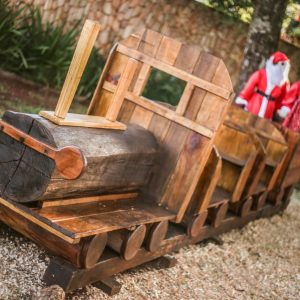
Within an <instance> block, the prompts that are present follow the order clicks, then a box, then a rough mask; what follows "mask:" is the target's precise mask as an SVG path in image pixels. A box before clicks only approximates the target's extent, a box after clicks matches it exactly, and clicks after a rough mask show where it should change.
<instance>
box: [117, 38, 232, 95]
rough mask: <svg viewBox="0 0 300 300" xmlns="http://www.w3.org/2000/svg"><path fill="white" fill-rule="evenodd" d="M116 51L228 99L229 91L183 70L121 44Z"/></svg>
mask: <svg viewBox="0 0 300 300" xmlns="http://www.w3.org/2000/svg"><path fill="white" fill-rule="evenodd" d="M117 51H118V52H120V53H123V54H125V55H128V56H129V57H132V58H134V59H136V60H139V61H142V62H144V63H147V64H149V65H151V66H152V67H154V68H157V69H159V70H161V71H164V72H166V73H169V74H172V75H173V76H176V77H178V78H180V79H181V80H184V81H189V82H191V83H192V84H194V85H195V86H197V87H199V88H201V89H203V90H206V91H208V92H210V93H212V94H215V95H217V96H220V97H222V98H224V99H225V100H227V99H229V98H230V95H231V93H232V91H231V90H228V89H224V88H221V87H219V86H217V85H215V84H213V83H211V82H209V81H206V80H203V79H201V78H199V77H197V76H195V75H192V74H189V73H187V72H185V71H183V70H180V69H178V68H176V67H174V66H171V65H168V64H166V63H163V62H161V61H158V60H156V59H154V58H152V57H150V56H148V55H145V54H141V53H140V52H138V51H136V50H133V49H128V48H126V47H124V46H123V45H121V44H119V45H118V48H117Z"/></svg>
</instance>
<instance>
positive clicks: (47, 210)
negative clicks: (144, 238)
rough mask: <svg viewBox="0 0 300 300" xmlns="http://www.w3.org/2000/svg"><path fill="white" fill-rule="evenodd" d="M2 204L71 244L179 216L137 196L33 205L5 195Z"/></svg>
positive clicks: (0, 199) (1, 200) (0, 202)
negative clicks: (60, 204)
mask: <svg viewBox="0 0 300 300" xmlns="http://www.w3.org/2000/svg"><path fill="white" fill-rule="evenodd" d="M0 204H1V205H4V206H5V207H8V208H9V209H11V210H13V211H15V212H17V213H18V214H20V215H22V216H23V217H25V218H26V219H27V220H29V221H31V222H32V223H34V224H36V225H38V226H40V227H42V228H44V229H46V230H48V231H50V232H52V233H53V234H54V235H56V236H58V237H60V238H62V239H64V240H66V241H67V242H68V243H77V242H78V241H79V239H80V238H82V237H88V236H93V235H96V234H99V233H103V232H109V231H113V230H117V229H121V228H130V227H132V226H135V225H139V224H148V223H155V222H160V221H164V220H172V219H174V218H175V214H173V213H171V212H169V211H167V210H166V209H164V208H162V207H160V206H158V205H156V204H153V203H149V202H148V201H146V199H144V198H142V197H141V196H139V197H137V198H135V199H122V200H109V201H107V200H106V201H102V202H101V201H100V202H90V203H82V204H72V205H63V206H53V207H51V206H50V207H42V208H37V207H29V206H27V205H23V204H19V203H15V202H12V201H8V200H4V199H2V198H0Z"/></svg>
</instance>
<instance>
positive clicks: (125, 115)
mask: <svg viewBox="0 0 300 300" xmlns="http://www.w3.org/2000/svg"><path fill="white" fill-rule="evenodd" d="M135 107H136V105H135V104H134V103H132V102H130V101H128V100H126V99H125V100H124V102H123V105H122V107H121V110H120V113H119V116H118V120H119V121H120V122H122V123H123V122H124V123H129V121H130V119H131V116H132V114H133V112H134V109H135Z"/></svg>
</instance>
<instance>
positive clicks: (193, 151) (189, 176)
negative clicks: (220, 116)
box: [168, 133, 212, 223]
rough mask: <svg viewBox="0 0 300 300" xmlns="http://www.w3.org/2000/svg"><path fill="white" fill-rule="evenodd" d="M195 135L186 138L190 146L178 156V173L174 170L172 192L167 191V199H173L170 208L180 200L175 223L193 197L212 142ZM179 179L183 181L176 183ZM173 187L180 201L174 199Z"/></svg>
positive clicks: (180, 218)
mask: <svg viewBox="0 0 300 300" xmlns="http://www.w3.org/2000/svg"><path fill="white" fill-rule="evenodd" d="M196 135H197V134H195V133H191V134H190V136H189V138H188V139H190V140H189V142H190V145H188V144H187V147H186V148H184V151H183V153H182V155H181V156H180V160H179V161H178V164H177V170H178V172H179V173H178V174H176V171H177V170H175V173H174V177H173V178H174V179H175V176H176V177H177V178H176V179H175V182H174V183H175V185H174V188H173V189H172V191H168V193H170V194H169V195H170V198H169V199H172V197H173V200H172V207H174V204H175V205H178V204H179V201H180V200H181V201H180V205H178V207H177V208H178V212H177V216H176V222H178V223H179V222H181V220H182V218H183V217H184V213H185V210H186V209H187V207H188V205H189V203H190V201H191V199H192V197H193V194H194V191H195V189H196V187H197V184H198V182H199V179H200V176H201V174H202V171H203V170H204V167H205V163H206V161H207V158H208V156H209V151H210V150H211V147H212V141H209V140H208V139H207V138H206V137H204V136H199V135H198V137H196ZM197 140H198V141H197ZM191 157H194V159H192V158H191ZM199 157H200V158H199ZM195 162H196V164H195ZM179 174H180V175H179ZM180 177H182V179H184V181H183V182H180V181H178V179H179V178H180ZM184 184H186V186H185V187H186V189H185V192H184V189H183V188H181V187H182V186H184ZM175 187H176V189H177V190H178V193H180V195H181V196H182V198H181V199H180V195H178V197H176V195H175V194H176V193H175V190H176V189H175ZM175 207H176V206H175Z"/></svg>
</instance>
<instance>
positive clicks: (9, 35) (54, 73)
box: [0, 0, 104, 95]
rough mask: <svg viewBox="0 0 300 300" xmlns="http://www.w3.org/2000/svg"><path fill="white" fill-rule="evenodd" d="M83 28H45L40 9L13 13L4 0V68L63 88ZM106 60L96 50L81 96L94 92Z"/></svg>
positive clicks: (0, 9)
mask: <svg viewBox="0 0 300 300" xmlns="http://www.w3.org/2000/svg"><path fill="white" fill-rule="evenodd" d="M78 25H79V24H77V25H76V26H74V28H71V29H68V30H66V29H65V24H64V23H61V24H59V25H56V26H54V25H52V24H50V23H46V24H43V23H42V16H41V13H40V10H39V9H36V8H34V9H33V8H31V7H30V6H29V5H22V6H20V7H19V8H16V9H12V8H11V7H9V6H8V1H7V0H0V45H1V46H0V67H1V68H3V69H5V70H8V71H11V72H14V73H17V74H19V75H21V76H22V77H25V78H27V79H30V80H33V81H36V82H39V83H42V84H44V85H48V86H51V87H54V88H58V89H59V88H61V86H62V84H63V82H64V79H65V76H66V74H67V71H68V68H69V65H70V62H71V60H72V57H73V53H74V50H75V46H76V38H77V36H78V35H79V30H78V28H79V26H78ZM103 65H104V60H103V59H102V57H101V56H100V55H99V54H98V52H97V50H96V49H93V52H92V55H91V57H90V60H89V63H88V66H87V68H86V72H85V74H84V76H83V79H82V81H81V83H80V87H79V89H78V94H80V95H89V94H90V93H92V92H93V90H94V88H95V86H96V84H97V81H98V78H99V74H100V73H101V70H102V68H103Z"/></svg>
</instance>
